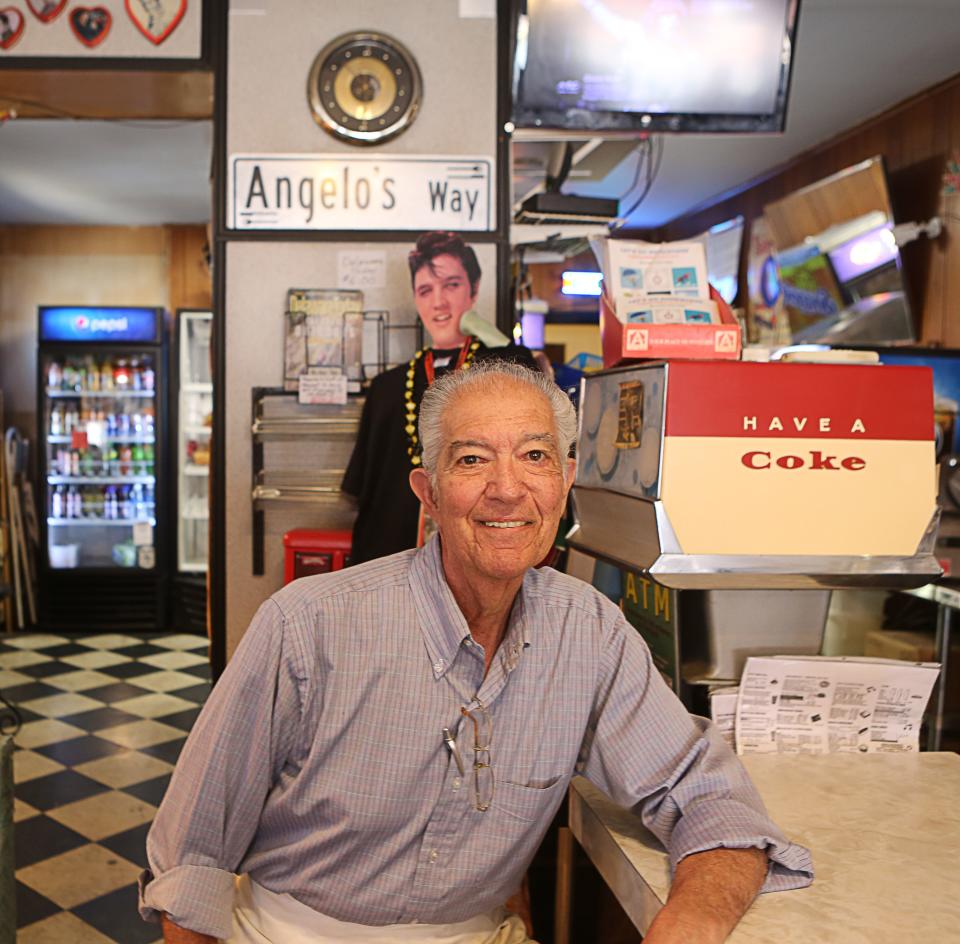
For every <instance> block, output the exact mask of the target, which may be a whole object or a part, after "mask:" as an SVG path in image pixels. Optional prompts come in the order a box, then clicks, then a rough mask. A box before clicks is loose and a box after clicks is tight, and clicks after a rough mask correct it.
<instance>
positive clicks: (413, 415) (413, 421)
mask: <svg viewBox="0 0 960 944" xmlns="http://www.w3.org/2000/svg"><path fill="white" fill-rule="evenodd" d="M479 347H480V342H479V341H478V340H477V339H476V338H473V337H468V338H467V339H466V341H464V342H463V347H461V348H460V353H459V354H458V355H457V363H456V364H455V365H454V368H453V369H454V370H469V369H470V365H471V364H472V363H473V356H474V354H476V353H477V350H478V348H479ZM421 359H423V369H424V372H425V373H426V375H427V386H428V387H429V386H430V384H432V383H433V380H434V377H435V371H434V366H433V351H432V350H431V349H430V348H428V347H425V348H422V349H421V350H419V351H417V353H416V354H414V355H413V357H411V358H410V362H409V363H408V364H407V381H406V384H405V385H404V389H403V401H404V406H405V407H406V417H405V419H404V423H405V425H404V431H405V432H406V434H407V440H408V442H409V445H408V446H407V455H408V456H410V464H411V465H414V466H418V465H420V463H421V459H420V440H419V439H418V438H417V401H416V400H415V399H414V396H413V375H414V374H415V373H416V370H417V361H419V360H421Z"/></svg>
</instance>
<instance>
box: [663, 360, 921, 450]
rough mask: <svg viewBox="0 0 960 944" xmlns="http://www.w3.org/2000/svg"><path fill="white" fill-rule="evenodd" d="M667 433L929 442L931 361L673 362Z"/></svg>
mask: <svg viewBox="0 0 960 944" xmlns="http://www.w3.org/2000/svg"><path fill="white" fill-rule="evenodd" d="M664 433H665V435H667V436H738V437H744V436H763V437H771V436H773V437H778V436H779V437H784V438H791V439H801V438H804V439H805V438H811V439H899V440H932V439H933V435H934V429H933V371H932V370H930V368H929V367H893V366H879V365H878V366H870V365H866V366H864V365H839V364H829V365H824V364H744V363H723V362H720V361H712V362H708V363H699V364H698V363H679V362H674V363H671V364H670V365H669V366H668V368H667V404H666V423H665V429H664Z"/></svg>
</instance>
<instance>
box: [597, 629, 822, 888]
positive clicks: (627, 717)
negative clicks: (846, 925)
mask: <svg viewBox="0 0 960 944" xmlns="http://www.w3.org/2000/svg"><path fill="white" fill-rule="evenodd" d="M601 666H602V668H601V678H600V684H599V686H598V691H597V699H596V703H595V706H594V713H593V718H592V720H591V725H590V730H589V732H588V737H587V741H586V742H585V750H584V754H583V765H582V773H583V774H584V776H586V777H587V778H588V779H589V780H591V781H593V782H594V783H595V784H596V785H597V786H598V787H600V789H602V790H604V791H605V792H606V793H607V794H608V795H609V796H610V797H611V798H612V799H613V800H615V801H616V802H617V803H619V804H620V805H622V806H625V807H628V808H634V809H636V810H637V811H638V812H639V814H640V816H641V817H642V819H643V823H644V825H645V826H646V827H647V828H648V829H649V830H650V831H651V832H652V833H654V835H655V836H656V837H657V838H658V839H659V840H660V841H661V842H662V843H663V845H664V847H665V848H666V850H667V853H668V856H669V859H670V867H671V870H672V869H674V868H675V867H676V865H677V863H678V862H679V861H680V860H681V859H683V858H684V857H685V856H688V855H691V854H692V853H695V852H704V851H706V850H708V849H720V848H725V849H746V848H757V849H763V850H764V851H765V852H766V853H767V856H768V858H769V860H770V868H769V870H768V873H767V879H766V882H765V883H764V886H763V888H762V889H761V891H764V892H767V891H777V890H781V889H788V888H802V887H804V886H806V885H809V884H810V883H811V882H812V881H813V863H812V860H811V857H810V852H809V851H808V850H807V849H805V848H804V847H803V846H799V845H797V844H796V843H792V842H790V841H789V840H788V839H787V838H786V837H785V836H784V835H783V833H781V831H780V830H779V829H778V828H777V826H776V825H774V823H773V822H772V821H771V820H770V817H769V816H768V815H767V812H766V809H765V808H764V805H763V801H762V800H761V799H760V795H759V794H758V793H757V790H756V788H755V787H754V785H753V783H752V782H751V780H750V778H749V775H748V774H747V772H746V770H745V769H744V767H743V765H742V764H741V763H740V760H739V758H737V756H736V755H735V754H734V753H733V751H732V750H731V749H730V747H729V746H728V745H727V744H726V743H725V742H724V740H723V739H722V738H721V737H720V735H719V734H718V733H717V731H716V729H715V728H714V726H713V724H712V723H711V722H709V721H707V720H706V719H704V718H699V717H696V716H695V715H691V714H690V713H689V712H688V711H687V710H686V709H685V708H684V707H683V705H682V704H681V703H680V701H679V700H678V699H677V698H676V697H675V696H674V694H673V692H671V691H670V689H669V688H668V686H667V685H666V683H665V682H664V680H663V678H662V676H661V675H660V673H659V672H658V671H657V670H656V668H655V667H654V665H653V662H652V660H651V658H650V652H649V650H648V649H647V646H646V644H645V643H644V642H643V640H642V639H641V638H640V636H639V635H638V634H637V633H636V632H635V631H634V630H633V629H632V628H631V627H630V626H629V625H628V624H627V623H626V621H625V620H624V618H623V617H622V616H619V618H618V620H617V623H616V625H615V626H614V627H613V631H612V632H611V633H610V634H609V636H608V638H607V639H606V643H605V647H604V652H603V655H602V659H601Z"/></svg>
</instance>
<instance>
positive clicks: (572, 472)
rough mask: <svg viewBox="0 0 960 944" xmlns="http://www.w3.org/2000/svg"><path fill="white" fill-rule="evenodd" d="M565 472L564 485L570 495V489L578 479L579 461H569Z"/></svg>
mask: <svg viewBox="0 0 960 944" xmlns="http://www.w3.org/2000/svg"><path fill="white" fill-rule="evenodd" d="M563 471H564V476H563V483H564V486H565V488H566V491H567V493H568V494H569V492H570V487H571V486H572V485H573V480H574V479H575V478H576V477H577V460H576V459H567V461H566V465H565V467H564V470H563Z"/></svg>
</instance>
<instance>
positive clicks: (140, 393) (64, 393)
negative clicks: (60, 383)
mask: <svg viewBox="0 0 960 944" xmlns="http://www.w3.org/2000/svg"><path fill="white" fill-rule="evenodd" d="M156 395H157V391H156V390H51V389H50V388H49V387H48V388H47V396H48V397H50V398H52V399H54V398H70V399H73V400H77V399H79V398H80V397H114V398H117V397H149V398H150V399H153V398H154V397H155V396H156Z"/></svg>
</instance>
